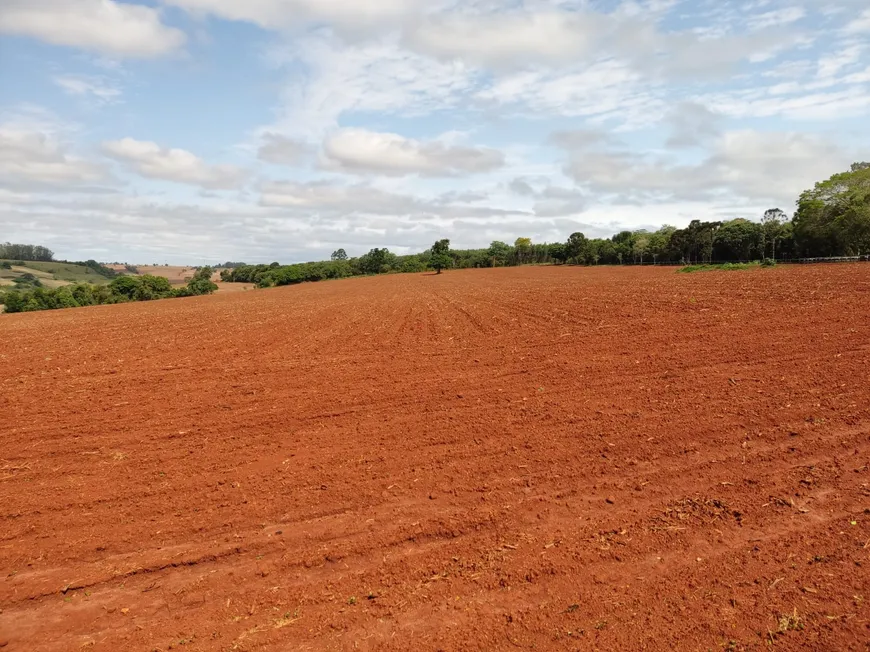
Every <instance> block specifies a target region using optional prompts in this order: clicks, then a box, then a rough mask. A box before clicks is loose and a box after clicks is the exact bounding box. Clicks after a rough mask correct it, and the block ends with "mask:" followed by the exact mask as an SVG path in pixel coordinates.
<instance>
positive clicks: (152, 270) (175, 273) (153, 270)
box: [106, 265, 239, 290]
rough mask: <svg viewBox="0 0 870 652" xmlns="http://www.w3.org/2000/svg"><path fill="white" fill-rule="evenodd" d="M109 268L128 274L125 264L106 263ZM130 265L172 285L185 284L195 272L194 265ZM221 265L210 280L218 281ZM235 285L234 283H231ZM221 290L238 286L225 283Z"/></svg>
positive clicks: (139, 271)
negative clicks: (162, 278)
mask: <svg viewBox="0 0 870 652" xmlns="http://www.w3.org/2000/svg"><path fill="white" fill-rule="evenodd" d="M106 267H108V268H109V269H114V270H115V271H116V272H124V273H125V274H129V273H130V272H129V271H127V268H126V266H125V265H106ZM132 267H135V268H136V271H137V272H138V273H139V276H142V275H143V274H151V275H153V276H163V277H165V278H166V279H168V280H169V282H170V283H171V284H172V285H186V284H187V282H188V281H189V280H190V279H192V278H193V275H194V274H195V273H196V267H195V266H193V265H132ZM222 269H223V268H222V267H215V268H214V274H212V276H211V280H212V281H214V282H216V283H217V282H218V281H220V280H221V277H220V273H221V270H222ZM233 285H235V284H233ZM220 289H221V290H225V289H239V288H227V287H226V285H224V286H221V288H220Z"/></svg>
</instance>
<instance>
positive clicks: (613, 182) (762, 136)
mask: <svg viewBox="0 0 870 652" xmlns="http://www.w3.org/2000/svg"><path fill="white" fill-rule="evenodd" d="M850 159H851V155H850V153H848V152H846V151H844V150H843V148H841V147H839V146H837V145H836V144H832V143H830V142H828V141H826V140H824V139H822V138H819V137H815V136H810V135H806V134H800V133H796V132H758V131H753V130H737V131H730V132H726V133H724V134H723V135H722V136H720V137H719V138H718V139H717V140H716V141H715V142H714V143H713V145H712V146H711V149H710V151H709V153H708V155H707V157H706V158H704V159H703V160H701V161H700V162H698V163H695V164H690V163H681V162H675V161H674V160H672V159H668V158H663V157H660V156H654V155H646V154H643V153H638V152H635V151H632V150H630V149H627V148H623V149H609V150H605V151H598V152H588V151H582V152H576V153H575V154H574V155H572V156H570V157H569V160H568V162H567V163H566V165H565V169H564V171H565V174H566V175H568V176H569V177H571V178H572V179H574V181H575V182H576V183H577V184H578V185H579V186H580V187H582V188H586V189H588V190H589V191H591V192H593V193H596V194H597V195H598V196H599V197H600V196H609V197H612V198H615V199H616V200H617V201H624V202H626V203H640V202H667V201H674V200H681V201H706V202H717V201H720V200H723V199H724V200H726V201H731V202H734V201H738V202H756V203H759V202H760V203H764V202H771V203H776V204H780V205H789V204H791V203H792V202H794V201H795V199H796V198H797V196H798V195H799V194H800V193H801V192H802V191H803V190H805V189H806V188H809V187H811V186H812V185H813V183H815V182H816V181H818V180H819V179H823V178H825V177H827V176H830V174H831V171H832V170H842V169H845V168H847V167H848V165H849V161H850Z"/></svg>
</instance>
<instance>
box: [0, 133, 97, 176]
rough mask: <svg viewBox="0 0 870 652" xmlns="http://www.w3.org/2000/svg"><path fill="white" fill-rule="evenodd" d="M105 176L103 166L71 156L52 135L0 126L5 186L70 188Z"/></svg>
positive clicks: (0, 165) (0, 173)
mask: <svg viewBox="0 0 870 652" xmlns="http://www.w3.org/2000/svg"><path fill="white" fill-rule="evenodd" d="M107 176H108V175H107V174H106V170H105V169H104V168H103V167H102V166H100V165H97V164H95V163H93V162H90V161H87V160H85V159H82V158H78V157H76V156H74V155H72V154H70V153H69V152H68V151H67V148H65V147H64V146H63V144H62V143H61V142H60V141H59V140H58V139H57V138H56V137H54V136H52V135H51V134H48V133H45V132H42V131H31V130H26V129H20V128H17V127H15V126H14V125H0V179H2V180H3V183H4V185H6V186H9V187H12V188H24V189H28V188H31V189H32V188H38V187H43V188H44V189H57V188H62V189H71V188H72V187H74V186H76V185H83V184H90V183H98V182H101V181H104V180H106V179H107Z"/></svg>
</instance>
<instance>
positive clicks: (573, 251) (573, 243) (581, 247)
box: [565, 231, 586, 262]
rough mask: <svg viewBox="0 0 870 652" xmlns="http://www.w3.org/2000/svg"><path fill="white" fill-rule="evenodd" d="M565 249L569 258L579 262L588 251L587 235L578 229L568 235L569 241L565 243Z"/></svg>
mask: <svg viewBox="0 0 870 652" xmlns="http://www.w3.org/2000/svg"><path fill="white" fill-rule="evenodd" d="M565 249H566V251H567V254H568V260H573V261H574V262H579V260H580V258H582V257H583V254H584V253H585V252H586V236H585V235H583V234H582V233H580V232H579V231H576V232H574V233H572V234H571V235H569V236H568V242H567V243H566V244H565Z"/></svg>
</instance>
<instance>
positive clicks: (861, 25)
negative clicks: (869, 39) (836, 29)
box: [843, 9, 870, 34]
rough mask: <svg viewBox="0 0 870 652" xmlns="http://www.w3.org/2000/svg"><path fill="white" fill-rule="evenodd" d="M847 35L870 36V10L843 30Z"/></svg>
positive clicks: (866, 10)
mask: <svg viewBox="0 0 870 652" xmlns="http://www.w3.org/2000/svg"><path fill="white" fill-rule="evenodd" d="M843 31H844V32H845V33H846V34H870V9H865V10H864V11H862V12H861V15H859V16H858V17H857V18H854V19H853V20H851V21H850V22H849V24H848V25H846V27H845V29H844V30H843Z"/></svg>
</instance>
